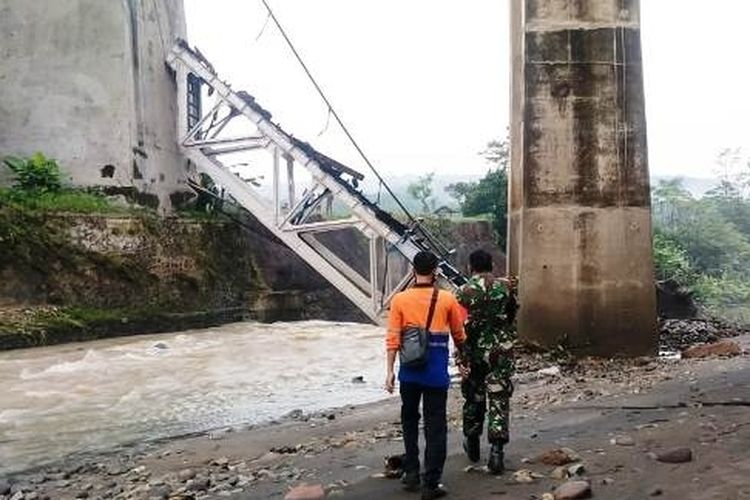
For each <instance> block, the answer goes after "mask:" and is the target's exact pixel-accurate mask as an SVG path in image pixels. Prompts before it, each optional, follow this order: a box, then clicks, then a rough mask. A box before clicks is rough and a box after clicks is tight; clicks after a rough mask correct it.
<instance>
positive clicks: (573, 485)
mask: <svg viewBox="0 0 750 500" xmlns="http://www.w3.org/2000/svg"><path fill="white" fill-rule="evenodd" d="M576 498H591V484H589V482H588V481H568V482H567V483H565V484H562V485H560V486H558V487H557V489H555V500H575V499H576Z"/></svg>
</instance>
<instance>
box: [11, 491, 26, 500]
mask: <svg viewBox="0 0 750 500" xmlns="http://www.w3.org/2000/svg"><path fill="white" fill-rule="evenodd" d="M10 500H23V491H16V492H15V493H14V494H13V496H11V497H10Z"/></svg>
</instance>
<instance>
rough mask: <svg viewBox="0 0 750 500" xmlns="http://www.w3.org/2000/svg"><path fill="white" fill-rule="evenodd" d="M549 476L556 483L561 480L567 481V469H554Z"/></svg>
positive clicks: (561, 467) (562, 467) (564, 467)
mask: <svg viewBox="0 0 750 500" xmlns="http://www.w3.org/2000/svg"><path fill="white" fill-rule="evenodd" d="M549 476H550V477H551V478H552V479H557V480H558V481H561V480H563V479H568V468H567V467H566V466H564V465H562V466H560V467H555V470H553V471H552V472H551V473H550V475H549Z"/></svg>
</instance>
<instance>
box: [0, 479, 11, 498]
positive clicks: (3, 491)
mask: <svg viewBox="0 0 750 500" xmlns="http://www.w3.org/2000/svg"><path fill="white" fill-rule="evenodd" d="M8 493H10V483H9V482H8V481H5V480H3V479H0V495H7V494H8Z"/></svg>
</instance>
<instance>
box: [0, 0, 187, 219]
mask: <svg viewBox="0 0 750 500" xmlns="http://www.w3.org/2000/svg"><path fill="white" fill-rule="evenodd" d="M185 32H186V27H185V15H184V9H183V4H182V0H160V1H158V2H154V1H152V0H117V1H116V0H106V1H102V0H34V1H28V0H0V155H7V154H13V155H29V154H32V153H34V152H35V151H41V152H43V153H45V154H46V155H48V156H50V157H53V158H55V159H57V160H58V161H59V162H60V164H61V166H62V167H63V169H64V171H65V173H66V174H67V176H68V181H69V182H70V183H72V184H74V185H79V186H111V187H116V188H120V187H124V188H132V187H135V188H137V189H138V190H139V191H141V192H144V193H148V194H150V195H152V197H151V198H152V201H154V202H155V201H156V200H158V202H159V205H160V207H161V208H162V209H168V208H169V207H170V198H169V197H170V194H171V193H174V192H176V191H180V190H181V189H184V174H183V171H184V164H183V163H184V162H183V159H182V158H181V157H180V155H179V154H178V153H177V151H176V135H175V118H174V117H175V113H176V111H175V108H176V102H175V100H176V99H175V90H176V89H175V85H174V82H173V79H172V77H171V75H170V74H169V72H168V71H167V69H166V67H165V64H164V58H165V55H166V52H167V51H168V50H169V49H170V47H171V46H172V44H173V41H174V39H175V38H176V37H185ZM7 179H8V177H7V172H6V173H5V181H6V182H7Z"/></svg>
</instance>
